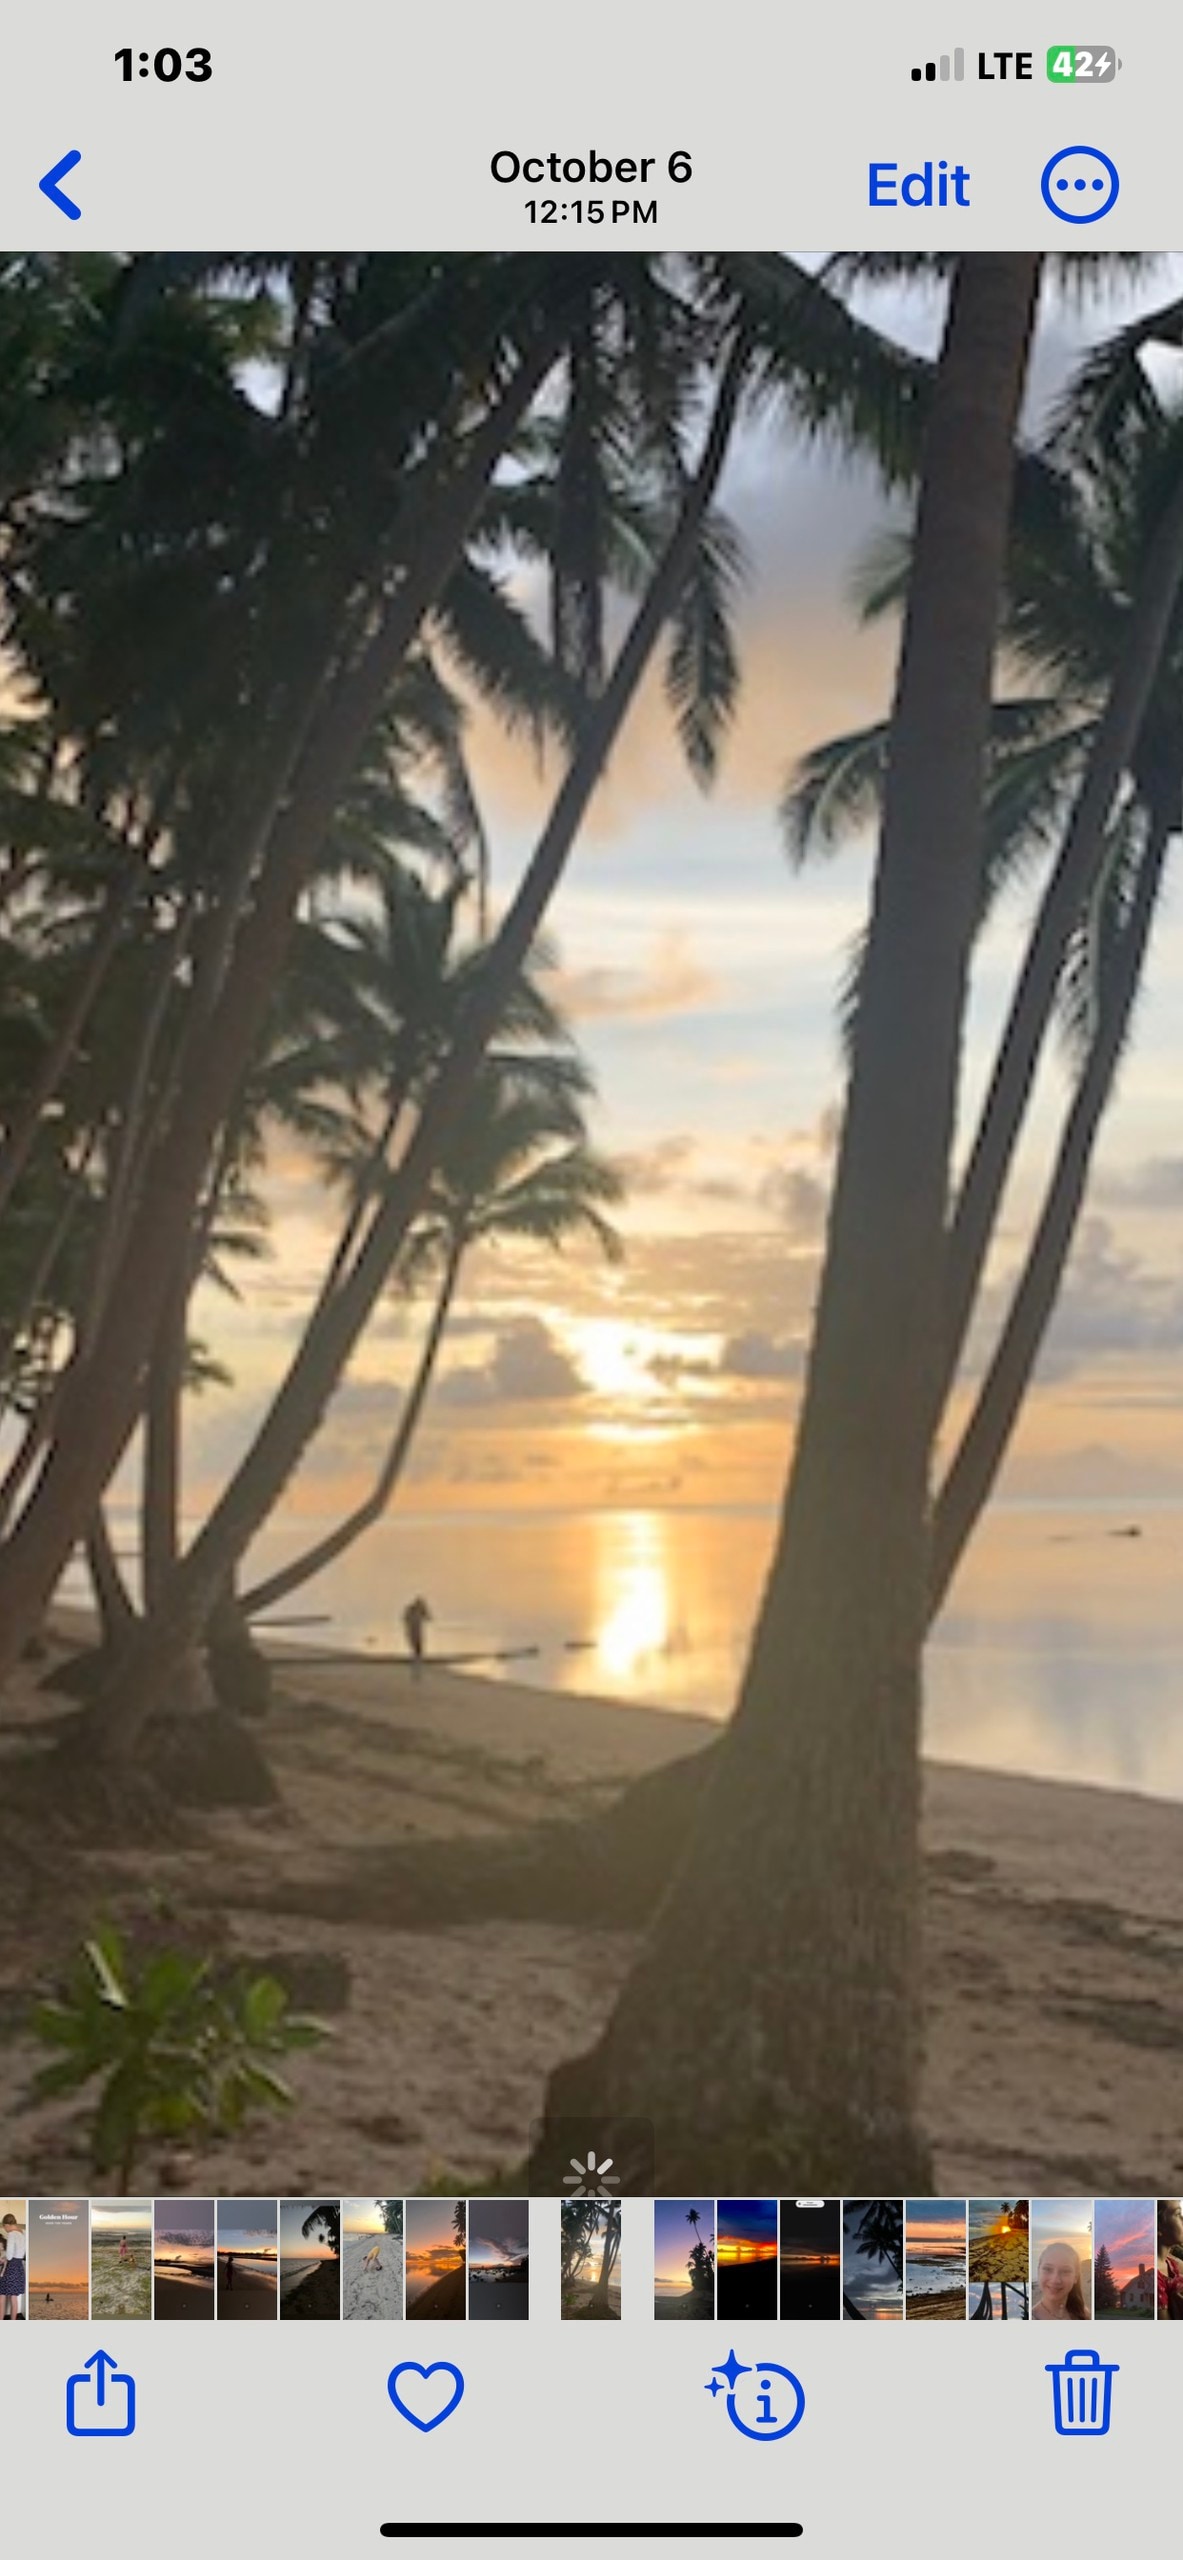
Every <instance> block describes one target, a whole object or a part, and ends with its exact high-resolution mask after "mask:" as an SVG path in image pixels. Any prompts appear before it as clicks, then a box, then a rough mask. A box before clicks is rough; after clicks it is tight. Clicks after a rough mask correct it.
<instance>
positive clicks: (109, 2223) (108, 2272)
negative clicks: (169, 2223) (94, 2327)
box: [90, 2196, 152, 2320]
mask: <svg viewBox="0 0 1183 2560" xmlns="http://www.w3.org/2000/svg"><path fill="white" fill-rule="evenodd" d="M90 2316H91V2319H92V2320H150V2319H151V2317H152V2200H151V2197H150V2196H142V2197H140V2198H139V2199H137V2200H133V2199H132V2198H130V2197H122V2196H121V2197H112V2198H104V2197H102V2196H92V2198H91V2204H90Z"/></svg>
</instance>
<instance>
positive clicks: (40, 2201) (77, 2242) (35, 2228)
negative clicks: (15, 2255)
mask: <svg viewBox="0 0 1183 2560" xmlns="http://www.w3.org/2000/svg"><path fill="white" fill-rule="evenodd" d="M28 2259H29V2286H30V2290H31V2289H32V2288H33V2286H34V2285H36V2286H38V2287H41V2286H46V2285H48V2286H53V2285H70V2286H75V2285H89V2283H90V2235H89V2224H88V2217H87V2211H86V2202H85V2199H84V2198H81V2197H78V2196H34V2198H33V2200H32V2202H31V2204H30V2206H29V2227H28Z"/></svg>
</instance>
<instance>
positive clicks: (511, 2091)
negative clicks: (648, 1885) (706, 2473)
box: [0, 1656, 1183, 2316]
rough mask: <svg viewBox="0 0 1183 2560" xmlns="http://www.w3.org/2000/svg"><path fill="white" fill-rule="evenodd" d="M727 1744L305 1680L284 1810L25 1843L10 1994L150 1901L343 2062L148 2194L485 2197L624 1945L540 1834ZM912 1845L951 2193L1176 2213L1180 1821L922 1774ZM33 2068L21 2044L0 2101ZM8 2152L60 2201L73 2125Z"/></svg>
mask: <svg viewBox="0 0 1183 2560" xmlns="http://www.w3.org/2000/svg"><path fill="white" fill-rule="evenodd" d="M277 1660H282V1657H278V1656H277ZM4 1705H5V1714H6V1716H12V1715H14V1714H17V1713H22V1714H23V1715H24V1717H25V1718H26V1719H27V1720H28V1721H29V1722H31V1723H36V1722H41V1721H43V1720H44V1719H45V1718H46V1716H47V1714H52V1713H54V1712H56V1707H55V1705H54V1702H53V1701H51V1700H49V1699H47V1698H46V1697H45V1696H43V1695H42V1696H38V1694H37V1693H36V1691H35V1689H34V1687H33V1684H32V1680H31V1679H30V1678H28V1677H26V1678H25V1679H24V1680H23V1681H22V1682H20V1683H18V1684H16V1685H15V1688H14V1689H13V1691H12V1692H11V1693H10V1694H9V1695H8V1696H6V1698H5V1702H4ZM716 1730H717V1728H716V1727H714V1726H712V1725H710V1724H709V1723H707V1722H706V1721H705V1720H704V1719H702V1718H699V1717H692V1716H685V1715H680V1714H673V1713H664V1712H662V1711H661V1710H659V1709H650V1708H642V1707H629V1706H621V1705H615V1704H606V1703H603V1702H600V1701H598V1700H595V1699H585V1698H577V1697H573V1696H571V1695H570V1694H567V1695H563V1696H551V1695H550V1694H548V1693H547V1692H545V1691H541V1690H534V1689H526V1688H524V1687H516V1686H513V1685H511V1684H509V1683H506V1684H502V1683H501V1682H498V1681H491V1680H484V1679H480V1678H477V1677H474V1676H472V1675H466V1674H461V1673H457V1672H447V1671H442V1670H436V1669H432V1668H429V1669H428V1670H427V1672H426V1673H425V1675H424V1676H423V1677H422V1679H420V1680H418V1681H413V1680H411V1679H410V1678H409V1677H408V1676H407V1675H406V1674H405V1673H404V1672H400V1671H398V1670H397V1669H394V1668H390V1667H383V1666H381V1665H378V1664H374V1663H367V1662H365V1661H362V1660H360V1659H359V1660H357V1661H356V1662H347V1663H343V1664H336V1665H325V1664H322V1663H318V1664H316V1665H315V1666H313V1665H304V1664H300V1663H297V1662H295V1661H293V1662H291V1663H290V1665H285V1667H284V1668H283V1669H282V1672H281V1677H280V1679H279V1682H278V1696H277V1702H276V1705H275V1708H274V1710H273V1713H272V1715H271V1717H270V1718H269V1720H268V1722H267V1724H266V1726H265V1728H263V1732H264V1736H265V1742H266V1749H267V1752H268V1756H269V1759H270V1761H271V1764H272V1766H273V1769H274V1771H275V1775H276V1778H277V1780H278V1783H279V1786H280V1790H281V1796H282V1802H281V1804H280V1805H279V1806H277V1807H269V1808H267V1809H266V1810H264V1811H260V1812H258V1813H251V1812H241V1813H230V1812H226V1813H218V1814H215V1815H212V1816H203V1817H201V1818H200V1820H196V1819H195V1820H194V1821H192V1822H190V1823H189V1824H187V1825H184V1824H179V1825H178V1834H177V1837H176V1838H175V1839H174V1840H169V1841H165V1842H162V1843H161V1844H160V1845H159V1846H152V1847H143V1846H137V1845H136V1843H135V1842H134V1841H130V1842H129V1843H128V1844H127V1846H126V1847H124V1848H121V1849H118V1850H108V1849H106V1848H102V1849H96V1848H86V1849H83V1850H71V1852H70V1854H69V1855H66V1856H64V1855H63V1854H62V1844H61V1843H60V1842H59V1843H51V1844H46V1843H45V1842H40V1843H36V1844H30V1845H29V1847H28V1849H27V1851H26V1850H25V1842H24V1840H23V1839H22V1840H21V1842H20V1848H21V1850H22V1852H24V1854H23V1855H22V1857H21V1859H20V1862H19V1863H18V1859H17V1857H16V1856H14V1857H13V1858H12V1859H9V1860H6V1862H5V1867H4V1871H3V1874H2V1875H0V1914H2V1915H3V1917H4V1920H5V1922H6V1925H5V1927H4V1930H3V1949H4V1952H3V1960H2V1964H0V1997H4V1998H6V2000H7V2001H8V2002H10V2003H12V2004H13V2005H14V2006H15V2007H16V2009H17V2011H18V2014H19V2005H20V2003H21V2002H22V2000H23V1999H24V1998H26V1997H27V1992H28V1985H29V1982H30V1980H31V1979H34V1980H36V1981H38V1982H46V1981H49V1980H52V1979H53V1978H54V1975H55V1974H56V1973H58V1972H60V1969H61V1967H62V1965H63V1963H64V1961H66V1960H67V1959H68V1957H69V1955H70V1953H71V1952H72V1950H73V1949H74V1948H75V1947H76V1946H77V1944H78V1942H79V1940H80V1938H81V1937H82V1935H83V1934H84V1932H85V1930H86V1929H87V1928H88V1927H89V1926H91V1925H93V1921H94V1918H95V1915H96V1913H97V1912H98V1911H100V1910H106V1911H110V1912H111V1913H112V1914H113V1916H114V1917H115V1918H116V1919H117V1920H119V1921H120V1922H121V1923H122V1924H123V1925H124V1926H125V1927H127V1928H128V1929H129V1930H132V1931H133V1932H139V1931H143V1929H144V1928H145V1926H146V1923H145V1918H144V1914H145V1907H146V1905H147V1904H148V1901H149V1897H150V1896H153V1895H155V1896H166V1897H167V1900H168V1905H169V1911H170V1920H169V1927H170V1929H171V1930H172V1932H173V1934H174V1935H178V1934H179V1935H182V1936H183V1937H184V1940H185V1943H186V1944H188V1945H196V1946H209V1947H212V1948H213V1949H215V1950H216V1951H217V1952H218V1953H219V1956H220V1957H224V1958H225V1960H227V1961H230V1962H233V1961H243V1962H247V1963H250V1964H251V1965H252V1966H257V1967H263V1966H266V1965H271V1966H274V1967H276V1968H277V1969H279V1970H281V1971H282V1972H283V1973H284V1975H285V1978H286V1979H288V1981H289V1983H290V1985H291V1987H292V1991H293V1997H294V1998H295V1999H296V2000H297V2001H298V2002H299V2004H300V2005H301V2006H305V2007H307V2008H310V2009H312V2010H314V2011H316V2012H318V2013H319V2014H321V2015H322V2016H324V2017H325V2019H326V2022H327V2023H328V2024H329V2026H330V2027H331V2029H332V2042H331V2044H330V2045H328V2046H326V2047H322V2048H321V2049H319V2050H317V2051H313V2052H310V2053H307V2054H300V2055H298V2056H296V2057H295V2058H294V2060H293V2061H292V2063H291V2065H290V2066H289V2077H290V2080H291V2082H292V2085H293V2087H294V2089H295V2090H296V2092H297V2096H298V2104H297V2106H296V2108H295V2109H294V2111H293V2112H292V2113H291V2114H290V2115H285V2116H282V2117H268V2118H262V2119H257V2120H255V2121H254V2122H252V2123H250V2124H248V2125H247V2126H245V2127H244V2128H243V2130H242V2132H241V2134H240V2135H238V2136H237V2137H236V2138H235V2139H234V2140H233V2141H226V2142H223V2143H221V2144H218V2145H216V2146H214V2145H211V2146H209V2147H207V2148H204V2149H202V2148H200V2147H198V2146H194V2147H193V2149H186V2150H185V2151H184V2152H183V2153H172V2154H170V2153H169V2152H167V2151H166V2150H164V2149H163V2148H162V2149H161V2150H160V2152H159V2154H158V2156H157V2157H156V2158H152V2157H151V2156H150V2155H149V2156H145V2159H144V2162H143V2165H142V2167H141V2170H140V2172H139V2175H140V2177H141V2179H142V2180H143V2181H144V2182H145V2183H147V2184H148V2185H149V2187H150V2188H151V2186H153V2185H154V2186H155V2187H156V2188H157V2190H158V2191H160V2192H163V2191H166V2190H168V2189H171V2190H172V2191H174V2192H175V2191H176V2190H177V2189H178V2188H184V2187H186V2186H188V2187H192V2186H194V2185H209V2186H211V2187H212V2188H213V2189H214V2190H215V2191H219V2192H222V2193H226V2192H228V2191H232V2190H237V2191H240V2192H242V2193H243V2194H252V2193H253V2194H271V2195H275V2194H285V2193H286V2194H296V2195H300V2194H315V2193H316V2192H317V2191H318V2190H319V2189H321V2188H323V2189H324V2191H325V2192H328V2193H334V2194H339V2193H343V2192H345V2191H346V2190H355V2191H357V2192H358V2193H364V2192H366V2191H368V2190H372V2192H374V2193H379V2192H388V2193H389V2192H393V2193H395V2194H398V2193H403V2194H414V2193H415V2192H416V2191H418V2190H421V2189H422V2187H423V2186H424V2185H432V2186H434V2187H435V2188H436V2190H437V2192H438V2190H439V2182H440V2180H441V2177H443V2176H445V2175H446V2176H447V2178H448V2179H449V2180H451V2181H453V2182H454V2186H455V2191H456V2192H458V2193H461V2194H463V2193H465V2192H466V2191H467V2192H469V2193H475V2192H478V2191H479V2190H480V2189H481V2188H482V2187H484V2186H496V2185H498V2184H501V2183H503V2182H504V2181H505V2180H506V2179H507V2178H508V2179H511V2180H512V2178H513V2172H514V2169H515V2164H517V2165H519V2168H520V2162H521V2160H522V2158H523V2156H524V2152H525V2148H526V2141H527V2137H528V2133H529V2128H530V2125H531V2122H532V2120H533V2118H534V2117H535V2116H536V2114H537V2112H538V2108H539V2104H540V2101H541V2097H542V2093H543V2087H544V2083H545V2078H546V2074H547V2072H548V2071H549V2070H550V2068H551V2067H552V2066H553V2065H554V2064H555V2063H557V2062H558V2061H560V2060H562V2059H564V2058H566V2057H569V2056H570V2055H571V2054H573V2053H575V2052H577V2051H579V2050H580V2049H582V2048H584V2047H585V2046H586V2045H587V2043H588V2042H589V2041H590V2039H591V2037H592V2036H593V2035H594V2032H595V2028H596V2025H597V2022H598V2021H599V2019H600V2018H602V2017H603V2015H604V2013H605V2011H606V2009H607V2007H608V2006H609V2004H610V2002H611V2000H612V1997H613V1994H614V1991H615V1988H616V1985H617V1983H618V1982H619V1980H620V1978H621V1976H622V1974H623V1973H624V1971H625V1970H626V1968H627V1966H628V1964H629V1962H630V1959H631V1955H632V1952H633V1947H634V1944H635V1938H634V1936H633V1933H632V1931H631V1930H630V1929H628V1928H625V1927H622V1926H614V1927H608V1926H597V1925H594V1922H593V1921H589V1920H587V1919H586V1918H582V1917H579V1916H575V1917H572V1918H568V1917H567V1916H566V1915H565V1914H564V1913H562V1912H559V1911H556V1908H555V1899H556V1896H555V1893H554V1890H553V1871H554V1868H555V1864H556V1862H555V1860H554V1857H553V1849H552V1854H551V1857H550V1863H549V1869H548V1874H549V1875H550V1878H551V1881H550V1882H549V1883H548V1884H547V1885H546V1886H545V1887H544V1888H543V1889H541V1890H538V1891H536V1890H535V1888H534V1886H533V1884H532V1883H531V1882H530V1881H529V1873H528V1871H529V1866H530V1856H531V1850H532V1845H533V1844H534V1843H536V1842H537V1840H538V1839H539V1837H540V1836H542V1835H541V1833H540V1830H539V1826H545V1825H554V1824H556V1823H559V1822H562V1821H564V1820H570V1819H572V1818H578V1817H581V1816H587V1815H590V1814H593V1813H595V1812H597V1811H599V1810H603V1809H605V1808H607V1807H608V1806H610V1805H611V1803H612V1802H613V1801H614V1799H615V1797H616V1795H617V1794H618V1792H619V1791H620V1789H621V1788H622V1787H623V1786H624V1785H625V1784H626V1783H627V1781H628V1780H630V1779H632V1778H636V1777H639V1776H641V1775H643V1774H644V1773H645V1772H647V1771H650V1770H655V1769H658V1768H660V1767H661V1766H662V1765H663V1764H664V1763H666V1762H668V1761H670V1760H672V1759H675V1758H678V1757H679V1756H681V1755H682V1754H684V1753H686V1752H688V1751H692V1750H694V1749H695V1748H696V1747H700V1746H701V1745H703V1744H704V1743H705V1742H707V1741H708V1740H709V1739H710V1738H711V1736H712V1734H713V1733H714V1732H715V1731H716ZM925 1823H926V1843H927V1878H928V1891H927V1910H926V1927H927V1940H928V2020H927V2026H928V2064H927V2077H926V2088H925V2116H926V2122H927V2126H928V2129H929V2131H930V2134H931V2137H932V2139H933V2144H934V2149H935V2154H936V2163H937V2175H938V2183H939V2185H940V2187H941V2189H942V2190H944V2191H947V2192H948V2193H950V2194H953V2195H975V2194H992V2193H997V2192H1000V2191H1002V2192H1008V2193H1009V2192H1014V2191H1018V2192H1019V2193H1024V2194H1028V2193H1029V2194H1035V2195H1039V2194H1056V2193H1081V2194H1108V2195H1123V2194H1125V2195H1137V2194H1154V2193H1156V2192H1157V2193H1169V2192H1178V2191H1179V2190H1180V2188H1181V2187H1183V2118H1181V2117H1180V2113H1179V2108H1178V2060H1177V2057H1178V2053H1179V2050H1180V2047H1181V2046H1183V1895H1181V1894H1180V1888H1179V1876H1180V1873H1181V1872H1183V1808H1180V1807H1175V1806H1173V1805H1167V1804H1160V1803H1155V1802H1153V1801H1151V1800H1149V1799H1145V1798H1140V1797H1136V1796H1133V1795H1122V1794H1117V1793H1114V1792H1110V1791H1108V1790H1100V1789H1089V1788H1078V1787H1067V1786H1062V1785H1054V1784H1048V1783H1045V1782H1041V1781H1036V1780H1031V1779H1023V1778H1011V1777H998V1776H993V1775H983V1774H979V1773H976V1772H973V1771H966V1770H962V1769H952V1768H949V1767H945V1766H939V1765H930V1767H929V1769H928V1771H927V1778H926V1789H925ZM548 1836H549V1835H548ZM558 1865H559V1867H560V1868H561V1867H562V1861H561V1860H560V1861H559V1862H558ZM523 1876H525V1878H526V1881H524V1882H523V1881H522V1878H523ZM155 1928H156V1934H157V1938H158V1937H159V1930H160V1923H159V1922H156V1923H155ZM38 2058H39V2057H37V2056H36V2054H35V2051H34V2048H33V2047H32V2045H31V2044H30V2043H29V2042H28V2041H27V2040H26V2039H25V2038H24V2037H23V2036H22V2035H21V2034H20V2033H19V2031H18V2032H17V2033H15V2034H14V2035H13V2036H12V2038H11V2040H10V2044H9V2053H8V2060H9V2070H8V2072H7V2074H6V2078H7V2082H8V2085H9V2087H10V2088H11V2089H12V2090H13V2092H14V2093H15V2092H16V2091H17V2090H19V2088H20V2086H21V2085H22V2083H23V2081H24V2080H25V2078H26V2076H27V2072H28V2070H29V2069H30V2068H31V2067H32V2066H33V2065H34V2063H35V2061H36V2059H38ZM5 2148H6V2154H7V2159H8V2164H9V2165H8V2175H9V2177H10V2180H15V2181H16V2182H17V2183H18V2185H19V2184H22V2183H23V2184H24V2185H25V2186H26V2187H27V2188H28V2189H29V2191H33V2190H34V2189H36V2188H37V2187H41V2188H45V2187H48V2186H52V2185H54V2184H55V2183H56V2184H60V2185H61V2186H63V2188H65V2187H68V2186H69V2185H70V2183H71V2181H72V2180H73V2181H74V2182H75V2183H76V2181H77V2177H78V2175H79V2173H80V2164H81V2163H82V2161H83V2159H84V2148H83V2145H82V2143H81V2140H80V2135H79V2131H78V2118H77V2110H76V2108H74V2109H71V2108H70V2107H69V2106H68V2105H67V2104H66V2103H64V2102H61V2101H55V2102H54V2103H52V2104H51V2105H46V2106H43V2107H41V2108H39V2109H36V2110H31V2111H28V2112H26V2111H23V2110H19V2111H18V2110H17V2108H16V2107H15V2106H13V2107H12V2111H11V2114H10V2117H9V2122H8V2124H7V2126H6V2127H5ZM149 2173H150V2175H149ZM512 2191H515V2188H514V2187H512V2186H511V2192H512ZM239 2281H240V2279H239V2278H238V2277H237V2275H236V2281H235V2295H236V2296H238V2299H239V2300H241V2301H242V2303H243V2306H244V2312H245V2289H244V2292H243V2294H242V2295H241V2296H239V2292H238V2288H239ZM272 2296H273V2289H272ZM222 2299H223V2297H222V2295H221V2293H220V2294H219V2306H220V2307H221V2302H222ZM228 2307H229V2306H228ZM230 2316H239V2313H238V2300H236V2301H235V2302H234V2305H233V2308H232V2310H231V2312H230ZM347 2316H357V2315H356V2314H354V2313H350V2314H348V2315H347ZM363 2316H364V2315H363Z"/></svg>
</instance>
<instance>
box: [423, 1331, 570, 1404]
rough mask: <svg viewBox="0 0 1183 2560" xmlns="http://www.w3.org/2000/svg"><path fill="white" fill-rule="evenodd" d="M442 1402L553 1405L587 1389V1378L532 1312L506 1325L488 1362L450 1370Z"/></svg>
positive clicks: (440, 1390)
mask: <svg viewBox="0 0 1183 2560" xmlns="http://www.w3.org/2000/svg"><path fill="white" fill-rule="evenodd" d="M437 1392H438V1396H439V1401H440V1403H441V1404H450V1405H486V1404H553V1403H558V1402H561V1401H565V1400H566V1399H567V1398H569V1397H574V1396H582V1395H586V1393H587V1382H586V1380H585V1379H584V1378H583V1377H582V1376H581V1375H580V1372H579V1370H578V1369H577V1367H576V1365H575V1362H574V1361H573V1360H572V1359H571V1358H570V1357H569V1355H568V1353H567V1352H565V1351H564V1350H562V1349H561V1347H560V1345H559V1344H558V1343H557V1342H556V1341H555V1339H554V1336H553V1334H552V1333H551V1332H550V1331H549V1329H548V1327H547V1326H546V1325H544V1324H543V1323H541V1322H540V1320H539V1318H538V1317H537V1316H522V1317H520V1318H519V1320H518V1321H517V1322H516V1323H515V1324H510V1325H506V1326H505V1327H504V1329H503V1330H502V1332H500V1333H499V1334H498V1335H497V1336H496V1339H495V1341H494V1344H493V1348H492V1351H491V1352H490V1354H489V1357H488V1359H487V1360H483V1361H481V1362H479V1363H472V1364H470V1365H468V1366H466V1367H464V1368H461V1369H451V1370H449V1372H448V1374H447V1376H446V1377H444V1378H442V1379H441V1380H440V1384H439V1388H438V1391H437Z"/></svg>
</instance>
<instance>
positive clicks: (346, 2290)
mask: <svg viewBox="0 0 1183 2560" xmlns="http://www.w3.org/2000/svg"><path fill="white" fill-rule="evenodd" d="M375 2245H376V2246H377V2249H378V2254H379V2256H380V2258H381V2261H382V2263H381V2266H377V2267H366V2266H364V2264H363V2261H364V2259H365V2257H366V2255H367V2253H368V2252H369V2251H370V2250H371V2249H372V2248H374V2247H375ZM402 2316H403V2244H402V2241H401V2240H394V2239H391V2238H389V2237H387V2235H386V2234H385V2233H383V2234H382V2235H380V2236H379V2235H377V2234H371V2233H370V2232H362V2233H361V2234H360V2235H359V2236H358V2237H357V2238H356V2239H352V2240H351V2239H350V2238H349V2237H348V2236H347V2235H346V2236H345V2237H344V2238H343V2239H342V2243H341V2317H342V2319H343V2320H401V2319H402Z"/></svg>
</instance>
